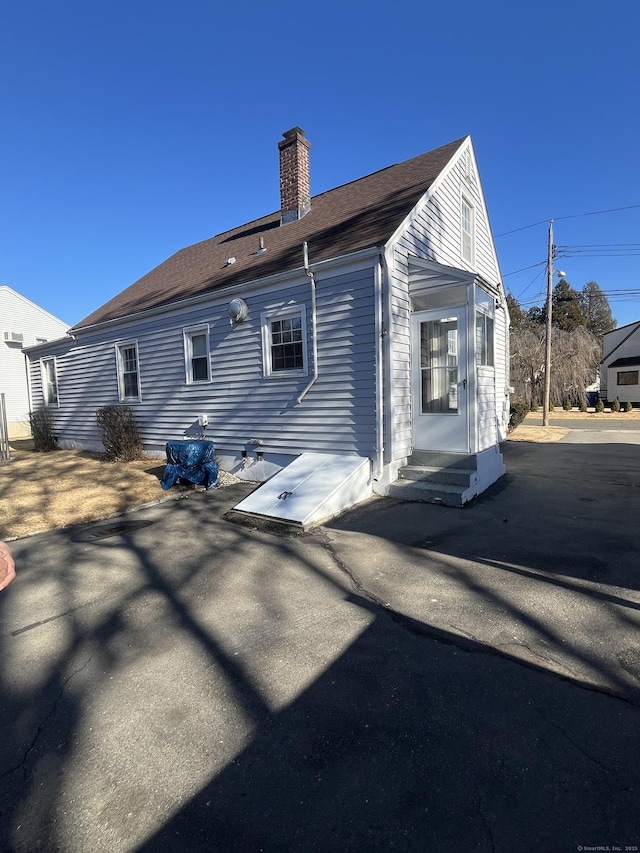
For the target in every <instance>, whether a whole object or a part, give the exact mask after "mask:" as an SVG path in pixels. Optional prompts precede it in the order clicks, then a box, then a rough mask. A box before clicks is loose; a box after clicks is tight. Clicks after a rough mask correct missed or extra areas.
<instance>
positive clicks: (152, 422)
mask: <svg viewBox="0 0 640 853" xmlns="http://www.w3.org/2000/svg"><path fill="white" fill-rule="evenodd" d="M278 148H279V156H280V192H281V206H280V209H279V210H277V211H276V212H274V213H272V214H269V215H267V216H264V217H262V218H260V219H257V220H254V221H253V222H249V223H247V224H245V225H241V226H239V227H237V228H234V229H232V230H230V231H228V232H225V233H223V234H219V235H218V236H216V237H213V238H211V239H209V240H204V241H203V242H201V243H197V244H195V245H193V246H190V247H188V248H186V249H182V250H181V251H179V252H177V253H176V254H175V255H173V256H172V257H170V258H169V259H168V260H167V261H165V262H164V263H162V264H160V266H158V267H156V268H155V269H154V270H152V271H151V272H149V273H148V274H147V275H145V276H144V277H143V278H141V279H140V280H139V281H137V282H136V283H135V284H133V285H131V286H130V287H128V288H127V289H126V290H124V291H122V292H121V293H120V294H119V295H117V296H116V297H114V298H113V299H112V300H111V301H110V302H107V303H106V304H105V305H103V306H102V307H101V308H98V309H97V310H96V311H95V312H94V313H93V314H91V315H90V316H89V317H87V318H86V319H85V320H83V321H82V322H80V323H79V324H77V325H76V326H75V327H74V328H73V329H72V330H71V333H72V337H71V336H70V337H68V338H67V339H66V340H64V341H59V342H57V343H55V344H52V345H46V346H39V347H35V348H34V349H32V350H30V352H29V353H28V358H29V360H30V375H31V388H32V394H33V402H34V406H38V405H45V404H46V403H47V397H46V387H47V382H48V381H49V376H48V375H47V373H46V370H44V371H43V367H44V366H45V365H46V364H47V363H51V362H52V361H53V364H54V368H55V372H56V376H57V382H58V386H59V395H58V398H57V402H56V403H55V407H54V414H55V428H56V434H57V435H58V438H59V443H60V445H61V446H63V447H86V448H89V449H91V448H93V449H101V444H100V441H99V435H98V432H97V427H96V417H95V413H96V409H98V408H99V407H101V406H105V405H109V404H118V403H126V404H128V405H130V406H132V407H133V408H134V410H135V414H136V418H137V421H138V423H139V425H140V429H141V433H142V438H143V442H144V446H145V448H146V450H147V452H149V453H157V454H159V455H161V454H163V452H164V447H165V443H166V442H167V441H168V440H174V439H180V438H184V437H188V436H197V435H200V433H201V431H202V430H203V427H202V426H201V424H202V423H203V422H205V421H206V422H208V427H207V437H210V438H211V439H212V440H213V441H214V442H215V446H216V455H217V457H218V460H219V462H220V465H221V467H222V468H223V469H226V470H229V471H234V472H236V473H239V474H241V475H244V476H246V477H247V478H248V479H257V480H265V479H267V478H268V477H269V476H270V475H272V474H274V472H278V471H280V470H281V469H282V468H283V467H285V466H287V465H289V464H290V463H291V462H292V461H293V460H295V459H297V458H298V457H300V456H301V455H305V454H312V455H313V457H314V458H313V459H311V460H310V461H309V460H308V461H309V464H310V465H311V466H313V465H315V464H316V462H317V463H318V465H321V463H322V460H320V461H318V460H317V459H316V456H317V455H323V456H324V457H326V456H331V457H332V458H333V460H334V462H333V463H332V465H331V466H329V465H323V467H322V470H323V471H324V472H325V474H324V475H323V476H324V478H325V480H330V479H332V478H333V477H334V476H335V471H336V467H335V465H336V463H335V459H336V458H337V459H338V462H337V465H338V467H339V464H340V462H339V460H340V458H342V459H346V457H350V460H349V465H353V462H354V459H353V458H354V457H356V458H358V457H359V458H360V460H362V462H363V465H364V467H365V469H366V471H367V477H366V488H365V489H364V490H362V489H361V491H360V493H359V495H358V496H355V495H354V496H353V498H354V500H355V499H360V498H362V497H366V496H367V495H368V494H369V495H370V494H371V493H372V492H374V491H375V492H376V493H378V494H389V493H392V494H397V495H398V496H401V497H407V498H415V499H418V500H429V499H431V500H437V501H440V502H442V503H452V504H453V505H461V504H463V503H465V502H466V501H468V500H470V499H471V498H473V497H474V496H475V495H477V494H479V493H480V492H482V491H483V490H484V489H486V488H487V487H488V486H489V485H490V484H491V483H493V482H495V480H497V479H498V478H499V477H500V476H501V475H502V474H503V473H504V471H505V468H504V464H503V460H502V455H501V453H500V447H499V445H500V442H501V441H503V440H504V439H505V437H506V431H507V423H508V419H509V398H508V385H509V382H508V351H509V345H508V327H509V318H508V311H507V307H506V302H505V297H504V291H503V286H502V281H501V276H500V270H499V266H498V261H497V256H496V251H495V246H494V242H493V236H492V233H491V228H490V224H489V218H488V215H487V211H486V207H485V201H484V196H483V192H482V187H481V183H480V177H479V173H478V168H477V164H476V160H475V155H474V151H473V146H472V143H471V139H470V137H465V138H463V139H459V140H457V141H455V142H451V143H449V144H448V145H445V146H443V147H441V148H437V149H435V150H434V151H430V152H428V153H426V154H422V155H420V156H418V157H414V158H413V159H411V160H407V161H405V162H403V163H399V164H396V165H394V166H390V167H388V168H386V169H382V170H381V171H379V172H375V173H374V174H372V175H368V176H367V177H364V178H360V179H358V180H354V181H352V182H351V183H348V184H344V185H342V186H339V187H337V188H336V189H333V190H329V191H327V192H325V193H322V194H320V195H317V196H314V197H312V196H311V195H310V188H309V148H310V144H309V142H308V140H307V139H306V137H305V135H304V131H302V130H301V129H300V128H293V129H292V130H290V131H287V133H285V134H284V139H283V140H281V141H280V142H279V144H278ZM230 191H231V188H230ZM302 467H303V468H304V470H305V471H306V470H308V468H305V467H304V466H302ZM347 467H348V466H347V464H346V462H345V470H346V468H347ZM356 467H357V463H356ZM298 468H300V466H298ZM329 471H331V472H332V473H331V474H328V473H326V472H329ZM305 476H306V475H305ZM416 480H417V481H418V482H416ZM359 482H361V481H359ZM285 492H286V493H287V494H290V493H291V490H288V489H285V490H284V491H283V492H282V494H284V493H285ZM276 497H278V496H276ZM352 502H353V501H352ZM280 503H282V501H280Z"/></svg>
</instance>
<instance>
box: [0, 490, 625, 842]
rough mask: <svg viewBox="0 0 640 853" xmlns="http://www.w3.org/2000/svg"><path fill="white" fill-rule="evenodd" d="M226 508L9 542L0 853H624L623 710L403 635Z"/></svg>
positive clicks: (200, 506) (211, 498)
mask: <svg viewBox="0 0 640 853" xmlns="http://www.w3.org/2000/svg"><path fill="white" fill-rule="evenodd" d="M243 489H245V490H246V487H241V488H239V489H236V491H235V492H234V491H233V489H232V490H230V491H229V492H226V490H220V491H219V492H218V493H216V492H210V493H202V494H197V495H194V496H193V498H189V499H187V500H184V501H179V502H171V504H170V505H169V504H163V505H161V506H159V507H156V508H153V509H149V510H145V511H143V512H142V513H138V514H135V516H133V517H132V518H133V519H135V520H144V519H147V520H151V521H152V522H153V523H152V524H149V525H144V526H143V525H138V526H136V525H132V526H131V527H130V528H126V527H125V528H123V529H121V530H120V531H119V532H117V533H113V535H107V536H103V537H102V538H100V537H101V535H102V534H101V530H102V533H105V530H104V529H103V528H104V526H98V527H97V528H95V532H96V534H97V535H96V537H95V538H94V540H93V541H92V540H91V539H90V538H89V539H88V538H87V536H86V535H78V532H77V531H59V532H57V533H55V534H47V535H45V536H37V537H33V538H31V539H29V540H24V541H22V542H19V543H16V550H17V553H18V555H19V559H20V564H21V566H22V570H21V576H20V579H19V581H20V585H18V582H16V584H15V585H14V586H12V587H11V588H10V589H9V590H8V594H7V595H6V596H3V597H2V598H0V625H1V626H2V627H1V639H2V642H3V650H2V655H1V656H0V687H1V688H2V689H1V693H0V709H1V712H2V716H3V720H4V721H5V726H6V727H7V731H9V733H10V734H9V737H7V738H5V739H3V741H2V742H1V744H0V759H1V770H0V796H1V797H2V800H1V802H2V821H1V824H0V849H2V850H3V851H5V850H6V851H8V852H9V851H16V853H27V852H28V853H31V851H34V850H38V851H45V853H48V851H51V853H53V851H66V853H81V851H82V853H84V851H86V850H91V851H92V853H100V851H107V850H108V851H109V853H112V851H131V850H139V851H156V850H160V851H165V850H166V851H171V850H176V851H178V850H180V851H185V850H188V851H199V850H202V851H205V850H206V851H218V850H219V851H229V850H234V851H235V850H238V851H244V850H247V851H255V850H265V851H289V850H291V851H307V850H318V851H326V850H340V851H351V850H353V851H356V850H357V851H362V850H389V849H398V850H405V851H413V850H416V851H418V850H419V851H423V850H425V849H434V850H449V849H451V850H454V849H455V850H458V849H478V850H503V851H511V850H514V849H534V847H535V848H537V849H540V847H543V848H545V849H549V850H566V849H575V847H576V846H577V845H578V844H582V845H585V846H586V845H589V844H598V843H601V840H602V838H603V832H604V831H605V830H607V831H610V833H611V839H612V843H623V844H624V843H636V842H637V837H638V833H637V828H638V827H637V811H636V804H637V799H638V792H639V791H640V766H639V765H638V763H637V760H636V757H637V754H638V751H639V748H640V742H639V741H640V726H638V713H639V711H638V707H637V706H634V705H632V704H631V703H629V702H625V701H622V700H620V699H615V698H612V697H611V696H607V695H605V694H603V693H599V692H597V691H593V690H586V689H584V688H583V687H581V686H579V685H576V684H575V683H572V682H571V681H570V680H569V679H558V678H557V677H556V676H554V675H553V674H551V673H549V672H547V671H545V669H544V668H542V667H537V666H535V665H530V666H527V667H524V666H522V665H520V664H519V663H517V662H516V661H515V660H514V659H512V658H511V656H510V655H509V654H506V653H504V654H502V655H501V656H498V655H496V654H494V653H493V650H492V649H490V648H489V647H487V646H486V645H484V644H483V643H481V642H475V641H473V640H467V641H466V642H465V643H462V642H461V638H460V636H458V635H456V634H455V633H454V632H452V631H447V630H444V629H438V630H437V631H436V630H433V626H431V625H430V624H428V623H427V622H426V621H425V620H423V619H414V618H411V617H410V616H408V615H406V614H400V615H401V616H402V618H399V614H398V613H396V612H393V611H392V610H391V609H389V608H387V607H386V606H385V604H384V603H381V602H378V601H376V599H375V597H374V598H372V597H369V596H367V595H365V594H363V592H361V591H359V590H358V588H357V584H355V588H354V583H353V582H352V581H351V580H350V578H349V577H348V575H347V574H346V573H345V572H344V571H343V569H344V568H345V567H344V565H341V564H340V561H339V560H337V559H336V553H335V552H334V551H333V550H332V547H331V544H330V543H327V542H326V541H325V539H324V538H323V536H319V535H312V536H310V537H299V538H296V537H293V538H291V539H286V538H278V537H274V536H270V535H268V534H264V533H260V532H259V531H253V530H247V529H244V528H239V527H236V526H234V525H231V524H228V523H226V522H223V521H222V520H221V517H222V515H223V514H224V511H226V509H227V508H228V506H229V504H230V503H232V500H231V496H232V495H234V494H236V493H237V495H240V493H241V492H242V490H243ZM233 502H237V499H234V500H233ZM429 510H430V511H431V510H434V511H436V512H438V511H439V512H440V513H444V515H445V516H448V513H446V511H443V510H442V509H438V508H432V507H431V508H429ZM465 512H466V511H464V512H463V513H462V515H464V514H465ZM443 517H444V516H443ZM458 517H461V515H460V514H459V515H458ZM355 518H358V516H357V514H356V516H355ZM353 522H354V516H353V515H352V516H351V519H350V520H349V519H346V520H345V523H348V524H352V523H353ZM443 525H444V522H443ZM444 526H446V525H444ZM335 529H336V530H337V527H336V528H335ZM380 530H381V528H380ZM84 534H86V529H84ZM443 548H444V543H443ZM496 554H497V552H493V554H489V553H488V554H486V555H485V559H487V560H488V559H490V558H491V557H493V558H495V557H496ZM634 833H635V835H634ZM533 839H535V844H534V843H533ZM596 839H598V840H596Z"/></svg>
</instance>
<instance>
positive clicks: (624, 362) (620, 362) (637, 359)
mask: <svg viewBox="0 0 640 853" xmlns="http://www.w3.org/2000/svg"><path fill="white" fill-rule="evenodd" d="M632 364H640V355H636V356H632V357H631V358H619V359H617V360H616V361H614V362H612V363H611V364H608V365H607V367H630V366H631V365H632Z"/></svg>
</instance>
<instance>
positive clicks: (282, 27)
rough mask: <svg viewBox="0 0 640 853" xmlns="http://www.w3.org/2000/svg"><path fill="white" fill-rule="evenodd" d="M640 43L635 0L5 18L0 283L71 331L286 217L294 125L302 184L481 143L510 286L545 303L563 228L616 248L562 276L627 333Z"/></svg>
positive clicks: (188, 2)
mask: <svg viewBox="0 0 640 853" xmlns="http://www.w3.org/2000/svg"><path fill="white" fill-rule="evenodd" d="M436 5H437V6H438V7H440V8H436V9H433V8H432V7H433V6H436ZM639 30H640V4H636V3H634V2H632V0H625V2H621V0H610V2H608V3H607V4H598V7H596V6H594V7H593V8H588V7H587V6H586V4H584V2H574V0H561V2H558V0H555V2H548V0H536V3H527V4H523V3H514V2H513V0H510V2H502V0H500V1H499V2H493V1H492V0H487V2H485V3H476V2H473V3H472V2H469V0H458V2H457V3H455V4H453V3H452V4H429V3H425V2H424V0H420V2H418V0H408V2H405V3H403V4H399V3H388V2H387V3H382V2H375V0H370V2H363V0H341V2H335V0H322V2H318V0H304V2H303V0H300V2H297V1H296V0H290V2H289V3H280V4H265V3H256V2H253V0H248V1H247V2H244V3H242V4H238V5H237V6H236V5H234V4H229V5H226V4H217V3H213V2H211V0H209V1H208V2H205V0H184V2H182V3H180V4H178V3H177V2H175V0H174V1H173V2H171V3H169V2H166V0H154V2H148V0H128V2H126V3H125V2H123V1H122V0H111V2H110V3H104V4H93V3H87V2H86V0H83V2H78V0H60V2H59V3H55V4H54V3H51V2H49V0H46V2H45V0H21V2H20V3H17V2H13V3H11V4H8V3H7V4H4V8H3V11H2V13H1V17H0V80H1V81H2V82H1V83H0V110H1V117H2V133H1V134H0V169H1V181H0V187H1V189H0V199H1V202H2V203H1V204H0V283H2V284H8V285H9V286H10V287H13V288H14V289H15V290H17V291H18V292H20V293H22V294H23V295H24V296H26V297H27V298H29V299H31V300H33V301H34V302H36V303H38V304H40V305H42V306H43V307H44V308H46V309H47V310H49V311H51V312H52V313H53V314H55V315H57V316H59V317H60V318H61V319H63V320H65V321H66V322H68V323H70V324H73V323H75V322H78V321H79V320H81V319H82V318H83V317H85V316H86V315H87V314H89V313H90V312H92V311H93V310H94V309H95V308H97V307H98V306H99V305H101V304H102V303H103V302H105V301H107V300H108V299H110V298H111V297H112V296H114V295H115V294H116V293H118V292H119V291H120V290H122V289H123V288H124V287H126V286H128V285H129V284H131V283H132V282H134V281H135V280H136V279H137V278H139V277H140V276H141V275H143V274H144V273H146V272H148V271H149V270H150V269H151V268H153V267H154V266H156V265H157V264H158V263H160V262H161V261H163V260H164V259H165V258H167V257H168V256H169V255H171V254H172V253H173V252H174V251H176V250H178V249H180V248H182V247H184V246H187V245H190V244H192V243H195V242H198V241H199V240H203V239H206V238H207V237H210V236H212V235H214V234H217V233H219V232H221V231H224V230H226V229H227V228H231V227H233V226H236V225H239V224H242V223H244V222H248V221H250V220H252V219H254V218H256V217H258V216H261V215H263V214H266V213H269V212H272V211H274V210H276V209H277V208H278V207H279V190H278V155H277V142H278V140H279V139H280V138H281V135H282V132H283V131H284V130H287V129H288V128H290V127H292V126H294V125H300V126H301V127H303V128H304V129H305V130H306V132H307V136H308V138H309V140H310V141H311V143H312V149H311V189H312V193H313V194H316V193H319V192H323V191H324V190H327V189H330V188H331V187H334V186H338V185H340V184H342V183H345V182H347V181H350V180H353V179H355V178H359V177H362V176H363V175H366V174H369V173H371V172H373V171H376V170H377V169H381V168H384V167H385V166H388V165H391V164H392V163H397V162H400V161H402V160H405V159H407V158H409V157H413V156H415V155H417V154H421V153H422V152H424V151H428V150H430V149H431V148H435V147H438V146H439V145H443V144H445V143H446V142H449V141H451V140H453V139H457V138H459V137H461V136H465V135H466V134H471V136H472V138H473V142H474V146H475V150H476V155H477V158H478V164H479V169H480V175H481V178H482V182H483V187H484V191H485V196H486V200H487V205H488V208H489V214H490V218H491V222H492V226H493V231H494V234H495V235H496V245H497V248H498V256H499V260H500V264H501V268H502V272H503V275H504V282H505V285H506V287H507V288H508V290H510V291H511V292H513V294H514V295H515V296H516V297H518V298H520V299H521V300H522V301H523V302H525V303H527V304H531V303H532V302H533V301H535V300H537V301H538V302H540V300H541V299H542V298H543V292H544V289H545V286H546V279H545V272H544V266H543V265H542V264H543V263H544V261H545V258H546V252H547V230H548V220H549V218H554V220H555V223H554V229H555V243H556V244H557V245H559V246H573V247H575V246H585V247H593V246H610V245H616V246H622V244H624V247H623V248H617V249H615V250H614V249H599V250H595V249H589V248H586V249H583V250H581V251H580V253H579V254H578V253H577V250H573V249H572V250H570V252H569V254H568V256H567V257H563V258H562V259H558V261H557V263H556V266H557V267H558V268H561V269H563V270H564V271H565V272H566V274H567V279H568V280H569V281H570V282H571V284H572V285H573V286H574V287H576V288H578V289H579V288H581V287H582V286H583V285H584V284H585V283H586V282H587V281H590V280H595V281H597V282H598V283H599V284H600V286H601V287H602V289H603V290H604V291H605V292H606V293H608V294H610V301H611V307H612V310H613V313H614V316H615V317H616V319H617V320H618V324H619V325H624V324H625V323H628V322H631V321H633V320H637V319H640V249H639V248H638V245H639V244H640V169H639V168H638V153H637V151H638V126H639V123H640V110H639V109H638V102H639V97H638V96H639V92H640V86H639V82H640V61H639V60H638V49H637V34H638V31H639ZM618 208H627V209H625V210H617V211H616V212H610V213H605V214H597V215H591V214H595V213H596V212H597V211H602V210H613V209H618ZM586 214H588V215H586ZM563 217H571V218H563ZM533 223H539V224H537V225H535V226H534V227H531V228H524V226H528V225H531V224H533ZM522 228H524V230H518V231H515V233H510V234H508V233H506V232H513V231H514V230H515V229H522ZM500 235H505V236H500ZM631 244H636V246H635V248H634V247H633V246H632V245H631ZM605 253H606V256H604V255H605ZM588 255H596V256H594V257H588ZM536 264H541V265H540V266H534V265H536ZM527 267H532V268H531V269H524V271H523V272H520V273H517V274H515V275H513V274H511V273H513V272H514V271H516V270H522V269H523V268H527ZM630 290H631V291H633V292H632V293H631V294H627V295H626V297H625V298H622V297H621V296H620V295H619V294H620V291H630Z"/></svg>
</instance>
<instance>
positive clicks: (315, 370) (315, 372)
mask: <svg viewBox="0 0 640 853" xmlns="http://www.w3.org/2000/svg"><path fill="white" fill-rule="evenodd" d="M302 251H303V253H304V271H305V273H306V274H307V275H308V276H309V280H310V282H311V328H312V334H313V376H312V377H311V382H309V384H308V385H307V387H306V388H305V389H304V391H303V392H302V393H301V394H300V396H299V397H298V400H297V403H298V404H299V403H301V402H302V400H303V399H304V397H305V396H306V394H307V392H308V391H309V389H310V388H311V387H312V386H313V385H314V384H315V383H316V382H317V380H318V335H317V315H316V280H315V278H314V275H313V273H312V272H311V270H310V269H309V249H308V246H307V243H306V241H305V242H304V243H303V244H302Z"/></svg>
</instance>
